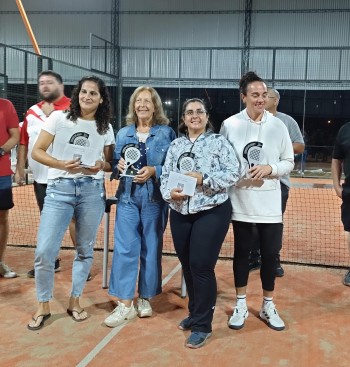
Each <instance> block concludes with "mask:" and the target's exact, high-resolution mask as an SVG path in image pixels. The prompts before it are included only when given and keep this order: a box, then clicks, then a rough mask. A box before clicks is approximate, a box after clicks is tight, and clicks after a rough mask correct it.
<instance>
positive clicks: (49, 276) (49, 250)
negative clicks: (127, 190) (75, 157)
mask: <svg viewBox="0 0 350 367" xmlns="http://www.w3.org/2000/svg"><path fill="white" fill-rule="evenodd" d="M104 209H105V189H104V180H103V179H100V180H95V179H93V178H91V177H80V178H74V179H71V178H58V179H54V180H49V181H48V184H47V190H46V196H45V202H44V208H43V210H42V212H41V217H40V226H39V232H38V245H37V248H36V251H35V262H34V266H35V283H36V292H37V298H38V301H39V302H48V301H49V300H50V299H51V298H52V291H53V285H54V267H55V259H56V258H57V256H58V252H59V249H60V246H61V242H62V239H63V236H64V233H65V232H66V229H67V227H68V224H69V223H70V221H71V219H72V217H73V216H74V218H75V221H76V225H75V229H76V255H75V258H74V262H73V269H72V291H71V296H72V297H80V295H81V294H82V292H83V289H84V286H85V282H86V279H87V276H88V274H89V272H90V268H91V265H92V260H93V247H94V243H95V240H96V235H97V230H98V227H99V224H100V222H101V219H102V216H103V213H104Z"/></svg>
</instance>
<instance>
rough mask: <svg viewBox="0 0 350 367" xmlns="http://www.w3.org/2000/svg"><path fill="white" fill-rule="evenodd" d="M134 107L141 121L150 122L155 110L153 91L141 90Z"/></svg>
mask: <svg viewBox="0 0 350 367" xmlns="http://www.w3.org/2000/svg"><path fill="white" fill-rule="evenodd" d="M134 108H135V112H136V115H137V118H138V121H139V122H141V123H143V124H146V123H147V124H148V123H150V122H151V121H152V118H153V113H154V111H155V107H154V103H153V101H152V95H151V92H150V91H148V90H143V91H142V92H140V93H139V94H138V95H137V97H136V99H135V104H134Z"/></svg>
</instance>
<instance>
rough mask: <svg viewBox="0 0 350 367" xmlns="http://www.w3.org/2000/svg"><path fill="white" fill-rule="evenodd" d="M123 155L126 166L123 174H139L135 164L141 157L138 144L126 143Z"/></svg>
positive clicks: (132, 175) (130, 175) (131, 175)
mask: <svg viewBox="0 0 350 367" xmlns="http://www.w3.org/2000/svg"><path fill="white" fill-rule="evenodd" d="M121 156H122V157H123V158H124V160H125V167H124V170H123V172H122V173H121V176H129V177H134V176H136V175H137V169H136V168H135V167H134V166H133V164H134V163H136V162H137V161H138V160H139V159H140V157H141V152H140V150H139V147H138V145H137V144H126V145H124V147H123V149H122V151H121Z"/></svg>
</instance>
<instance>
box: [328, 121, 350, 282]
mask: <svg viewBox="0 0 350 367" xmlns="http://www.w3.org/2000/svg"><path fill="white" fill-rule="evenodd" d="M342 172H344V176H345V181H344V183H343V184H341V175H342ZM332 178H333V186H334V190H335V192H336V194H337V196H338V197H340V198H341V199H342V201H343V203H342V205H341V220H342V222H343V225H344V230H345V231H346V232H347V239H348V247H349V253H350V122H348V123H346V124H345V125H343V126H342V127H341V128H340V130H339V132H338V135H337V137H336V140H335V144H334V149H333V159H332ZM343 283H344V284H345V285H347V286H350V270H349V271H348V272H347V273H346V274H345V276H344V280H343Z"/></svg>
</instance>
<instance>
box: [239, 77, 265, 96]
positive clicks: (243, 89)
mask: <svg viewBox="0 0 350 367" xmlns="http://www.w3.org/2000/svg"><path fill="white" fill-rule="evenodd" d="M254 82H263V83H265V82H264V80H263V79H261V78H260V77H259V76H258V75H257V74H256V73H255V72H254V71H248V72H247V73H245V74H244V75H243V76H242V78H241V80H240V81H239V91H240V93H242V94H243V95H245V96H246V95H247V88H248V85H249V84H250V83H254Z"/></svg>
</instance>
